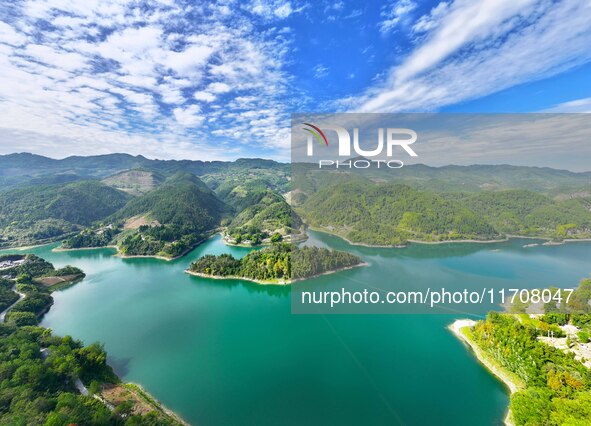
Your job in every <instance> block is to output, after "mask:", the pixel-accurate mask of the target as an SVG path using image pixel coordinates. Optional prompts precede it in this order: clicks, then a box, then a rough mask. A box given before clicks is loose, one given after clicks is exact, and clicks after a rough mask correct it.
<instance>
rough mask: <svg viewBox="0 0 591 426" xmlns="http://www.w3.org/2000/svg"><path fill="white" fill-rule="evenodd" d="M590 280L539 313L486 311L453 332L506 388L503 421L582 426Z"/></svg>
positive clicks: (588, 382) (590, 388)
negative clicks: (566, 298) (508, 394)
mask: <svg viewBox="0 0 591 426" xmlns="http://www.w3.org/2000/svg"><path fill="white" fill-rule="evenodd" d="M590 300H591V280H588V279H587V280H583V281H582V282H581V284H580V286H579V287H578V288H577V289H576V290H575V292H574V293H573V295H572V297H571V298H570V300H569V302H568V303H562V304H557V303H556V302H552V303H548V304H547V306H546V310H545V313H544V314H543V315H528V314H520V315H515V314H501V313H494V312H493V313H490V314H488V316H487V317H486V319H485V320H483V321H477V322H475V321H471V320H458V321H456V322H455V323H454V324H453V325H452V327H451V328H452V330H453V331H454V333H455V334H456V335H457V336H458V337H459V338H461V339H463V340H464V341H466V342H467V343H468V344H469V345H470V346H471V347H472V349H473V350H474V353H475V355H476V356H477V357H478V359H479V360H480V361H481V362H482V363H483V364H484V365H485V366H486V367H487V368H488V369H489V370H491V371H492V372H493V373H494V374H495V375H496V376H498V377H499V378H500V379H501V380H503V382H504V383H505V384H506V385H507V386H508V387H509V389H510V390H511V402H510V406H509V409H510V410H509V414H508V416H507V419H506V423H507V424H515V425H557V426H558V425H586V424H589V419H590V418H591V370H590V368H591V343H590V328H591V306H590V305H589V301H590Z"/></svg>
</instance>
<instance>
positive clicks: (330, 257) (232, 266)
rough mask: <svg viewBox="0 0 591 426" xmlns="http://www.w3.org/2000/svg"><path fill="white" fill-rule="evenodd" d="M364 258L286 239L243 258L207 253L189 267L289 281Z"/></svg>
mask: <svg viewBox="0 0 591 426" xmlns="http://www.w3.org/2000/svg"><path fill="white" fill-rule="evenodd" d="M360 263H361V259H360V258H359V257H357V256H354V255H352V254H350V253H346V252H341V251H336V250H329V249H325V248H318V247H302V248H297V247H295V246H293V245H290V244H286V243H277V244H273V245H272V246H270V247H266V248H264V249H261V250H255V251H251V252H250V253H248V254H247V255H246V256H244V257H243V258H242V259H236V258H234V257H233V256H232V255H229V254H221V255H218V256H215V255H205V256H203V257H200V258H199V259H197V260H196V261H195V262H193V263H192V264H191V266H190V267H189V271H191V272H195V273H199V274H204V275H211V276H217V277H242V278H248V279H252V280H257V281H277V280H278V281H287V280H291V279H301V278H306V277H311V276H314V275H319V274H322V273H325V272H331V271H335V270H338V269H341V268H346V267H350V266H355V265H359V264H360Z"/></svg>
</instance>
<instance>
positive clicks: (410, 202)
mask: <svg viewBox="0 0 591 426" xmlns="http://www.w3.org/2000/svg"><path fill="white" fill-rule="evenodd" d="M297 210H298V212H299V213H300V215H301V216H302V217H303V218H304V219H305V220H306V221H307V222H308V223H309V224H310V225H312V226H314V227H318V228H321V229H324V230H327V231H329V232H334V233H337V234H339V235H341V236H344V237H346V238H347V239H349V240H351V241H353V242H357V243H367V244H376V245H396V244H404V243H405V242H407V241H408V240H421V241H452V240H460V239H474V240H491V239H496V238H499V237H505V236H506V235H507V234H514V235H523V236H538V237H546V238H553V239H560V238H565V237H568V238H586V237H589V236H591V212H590V211H589V210H588V209H587V208H586V207H585V206H584V205H583V201H581V200H579V199H571V200H565V201H555V200H553V199H551V198H549V197H547V196H544V195H541V194H537V193H534V192H531V191H526V190H508V191H484V192H478V193H445V192H443V193H437V194H436V193H433V192H430V191H422V190H418V189H415V188H411V187H410V186H407V185H403V184H392V183H372V182H370V181H368V180H365V179H352V180H350V181H349V182H346V181H345V182H343V183H338V184H334V185H329V186H325V187H323V188H321V189H319V190H318V191H317V192H315V193H313V194H311V195H309V196H308V198H307V199H306V201H305V202H304V203H303V204H302V205H300V206H299V207H298V209H297Z"/></svg>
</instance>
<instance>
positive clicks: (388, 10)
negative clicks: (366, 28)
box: [378, 0, 417, 35]
mask: <svg viewBox="0 0 591 426" xmlns="http://www.w3.org/2000/svg"><path fill="white" fill-rule="evenodd" d="M416 7H417V5H416V3H415V2H414V1H412V0H396V1H391V2H389V3H388V4H386V5H385V6H383V7H382V13H381V14H380V16H381V17H382V21H380V22H379V23H378V28H379V29H380V32H381V33H382V34H384V35H385V34H388V33H389V32H391V31H392V30H393V29H394V28H395V27H396V26H397V25H398V24H399V23H400V21H401V20H403V19H404V18H405V16H406V15H408V14H409V13H410V12H412V11H413V10H415V9H416Z"/></svg>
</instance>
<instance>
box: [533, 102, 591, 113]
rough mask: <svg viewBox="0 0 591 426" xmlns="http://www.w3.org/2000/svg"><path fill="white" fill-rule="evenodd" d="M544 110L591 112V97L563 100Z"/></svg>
mask: <svg viewBox="0 0 591 426" xmlns="http://www.w3.org/2000/svg"><path fill="white" fill-rule="evenodd" d="M544 112H565V113H566V112H573V113H574V112H584V113H591V98H582V99H575V100H574V101H568V102H562V103H560V104H558V105H555V106H553V107H552V108H548V109H546V110H544Z"/></svg>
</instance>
